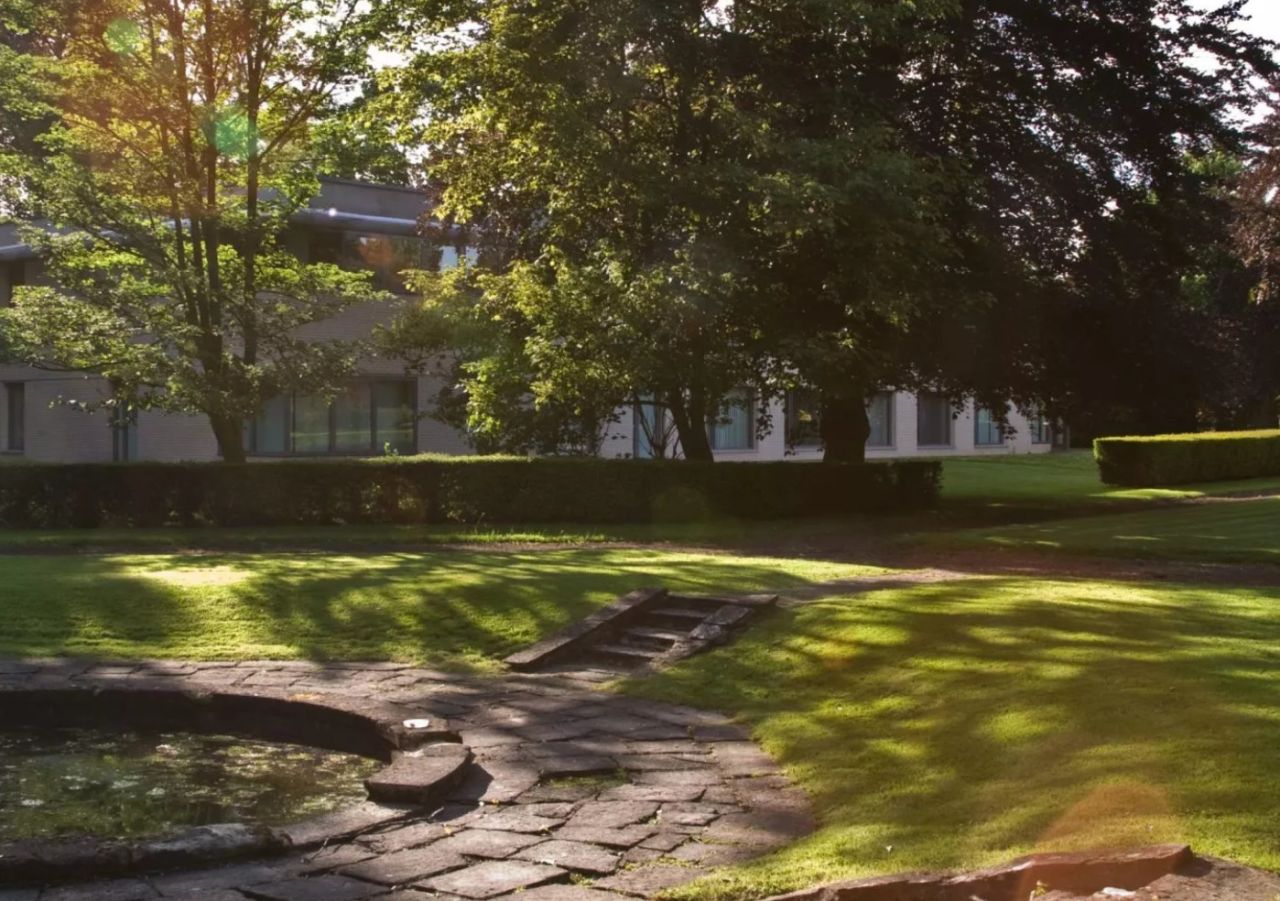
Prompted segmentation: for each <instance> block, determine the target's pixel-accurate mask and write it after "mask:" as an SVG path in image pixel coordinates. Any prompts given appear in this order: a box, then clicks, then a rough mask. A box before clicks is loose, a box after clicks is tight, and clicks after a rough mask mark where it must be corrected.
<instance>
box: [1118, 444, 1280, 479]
mask: <svg viewBox="0 0 1280 901" xmlns="http://www.w3.org/2000/svg"><path fill="white" fill-rule="evenodd" d="M1093 456H1094V459H1096V460H1097V461H1098V470H1099V472H1100V473H1101V475H1102V481H1104V482H1106V483H1107V484H1108V485H1125V486H1131V487H1141V486H1152V485H1184V484H1187V483H1189V482H1220V481H1226V480H1229V479H1251V478H1255V477H1257V476H1269V475H1280V431H1275V430H1272V431H1263V432H1204V433H1201V434H1193V435H1153V436H1148V437H1133V438H1098V439H1097V440H1096V441H1094V442H1093Z"/></svg>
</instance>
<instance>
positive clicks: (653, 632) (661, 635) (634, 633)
mask: <svg viewBox="0 0 1280 901" xmlns="http://www.w3.org/2000/svg"><path fill="white" fill-rule="evenodd" d="M624 634H625V635H626V636H627V637H628V638H644V639H650V640H652V641H665V642H668V643H674V642H677V641H683V640H684V639H686V638H688V637H689V633H688V632H677V631H674V630H672V629H657V628H654V627H653V626H632V627H631V628H630V629H628V630H627V631H626V632H625V633H624Z"/></svg>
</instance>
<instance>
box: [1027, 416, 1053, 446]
mask: <svg viewBox="0 0 1280 901" xmlns="http://www.w3.org/2000/svg"><path fill="white" fill-rule="evenodd" d="M1027 430H1028V431H1029V432H1030V433H1031V443H1032V444H1052V443H1053V429H1052V427H1050V425H1049V420H1048V419H1046V418H1045V415H1044V412H1043V411H1041V410H1028V411H1027Z"/></svg>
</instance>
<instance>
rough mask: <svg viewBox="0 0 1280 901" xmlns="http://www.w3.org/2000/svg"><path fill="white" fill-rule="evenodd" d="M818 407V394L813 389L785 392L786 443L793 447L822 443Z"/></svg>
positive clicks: (812, 445)
mask: <svg viewBox="0 0 1280 901" xmlns="http://www.w3.org/2000/svg"><path fill="white" fill-rule="evenodd" d="M818 409H819V408H818V395H817V393H816V392H814V391H806V390H803V389H801V390H796V391H791V392H789V393H788V394H787V443H788V444H790V445H792V446H793V447H817V446H819V445H820V444H822V428H821V422H820V420H819V419H818Z"/></svg>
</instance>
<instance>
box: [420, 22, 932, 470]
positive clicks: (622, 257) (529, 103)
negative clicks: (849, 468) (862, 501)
mask: <svg viewBox="0 0 1280 901" xmlns="http://www.w3.org/2000/svg"><path fill="white" fill-rule="evenodd" d="M870 5H874V4H870ZM422 6H423V8H425V9H428V10H431V11H434V12H436V13H438V16H437V17H432V16H430V15H428V16H425V17H423V18H421V19H420V21H422V22H424V23H426V24H425V25H424V27H426V28H429V29H431V30H432V31H435V32H440V31H446V30H448V29H449V28H453V29H455V30H456V31H457V33H458V34H460V35H461V36H460V38H459V40H458V41H457V42H456V43H454V44H452V45H450V46H448V47H446V48H444V49H441V48H439V47H437V48H433V49H432V50H431V51H429V52H426V53H423V54H421V55H419V56H418V57H417V58H416V59H415V61H414V62H413V64H412V65H411V66H410V67H409V69H408V71H407V72H406V75H405V82H404V83H405V84H406V85H407V86H409V88H410V89H412V88H413V87H414V86H416V87H417V90H418V91H419V95H420V96H421V97H422V99H423V111H422V113H421V115H422V116H423V117H424V118H426V119H428V120H429V121H430V122H431V123H432V127H431V128H430V129H429V130H428V135H427V138H428V144H427V165H428V171H429V172H430V174H431V176H432V177H433V178H434V179H435V180H436V181H437V182H438V183H439V184H440V185H441V200H442V202H441V207H440V210H441V212H442V214H443V215H445V216H447V217H451V218H452V219H453V220H455V221H458V222H461V223H463V224H465V225H468V226H473V227H474V233H475V234H477V235H478V236H479V239H480V241H481V243H482V246H483V247H484V250H485V252H484V253H482V259H483V260H485V268H486V270H487V271H486V272H485V273H484V275H483V277H479V278H476V279H473V280H471V281H469V282H467V283H466V289H467V290H468V291H471V292H473V293H472V295H471V296H470V297H469V298H468V299H464V300H462V301H460V302H454V301H450V300H447V299H442V297H441V295H440V294H439V292H438V291H433V292H431V293H430V294H429V297H428V306H430V307H432V308H434V309H435V310H436V311H438V312H439V313H441V314H442V316H443V321H448V319H449V316H450V315H453V316H455V317H457V316H461V320H460V321H458V328H459V330H461V331H464V332H466V333H467V334H468V335H469V336H474V335H475V334H476V333H477V329H480V330H483V329H484V328H485V327H487V328H488V330H489V332H490V337H489V340H487V341H484V342H475V343H470V346H471V347H473V348H474V349H475V350H476V351H477V353H478V356H476V357H468V356H466V355H463V356H462V357H459V358H458V370H457V376H458V378H459V380H460V381H461V382H462V384H463V385H464V386H466V388H467V392H468V401H469V404H470V408H471V414H470V416H471V421H472V422H473V423H475V422H477V421H486V420H492V421H499V420H505V418H506V416H507V414H508V412H509V411H511V410H514V409H516V408H517V406H518V405H512V404H502V405H501V408H499V405H496V404H494V399H495V395H494V393H493V392H492V391H489V390H487V389H489V388H490V387H491V386H492V381H491V379H492V374H493V373H495V372H497V371H506V372H521V373H527V374H528V380H527V383H526V391H527V396H528V398H529V399H530V400H531V401H532V402H533V404H534V405H535V406H540V407H548V406H560V407H564V406H566V405H567V406H569V407H571V408H572V409H573V410H574V411H577V413H584V412H586V411H598V410H601V409H612V408H613V407H615V406H619V405H624V404H653V405H657V406H659V407H660V408H662V409H663V410H665V411H666V414H667V415H668V416H669V417H670V419H671V420H672V422H673V423H674V426H675V430H676V431H677V432H678V436H679V443H680V445H681V448H682V452H683V454H684V456H685V457H687V458H690V459H701V460H709V459H711V457H712V454H711V448H710V444H709V439H708V426H709V424H711V423H713V422H714V421H715V419H716V418H717V417H718V416H720V415H721V414H722V410H723V404H724V401H725V398H726V396H727V395H728V394H729V393H730V392H731V391H733V390H734V389H736V388H739V387H743V386H749V387H751V388H753V389H754V393H755V395H756V396H757V397H758V398H759V399H760V400H761V401H762V402H763V401H764V400H765V399H767V398H768V397H769V396H770V395H771V394H776V393H777V392H778V391H781V390H783V389H784V387H785V384H786V383H787V382H788V381H789V380H791V379H793V378H794V373H793V372H791V371H790V370H789V369H787V368H785V366H784V362H785V357H784V356H783V355H782V354H781V353H780V347H781V345H780V343H779V342H780V340H781V339H782V337H783V336H784V335H788V336H789V335H790V334H791V332H790V330H789V328H788V329H781V330H777V331H776V332H774V331H766V329H765V326H766V325H769V326H773V325H776V324H777V322H778V317H777V316H776V315H775V311H776V310H777V309H779V308H780V307H781V305H780V304H779V303H778V302H777V299H776V298H775V296H774V294H773V292H774V291H775V290H776V289H777V288H778V287H779V285H780V284H781V283H782V281H783V278H782V274H783V267H782V266H781V265H780V264H779V260H780V259H781V248H782V246H783V245H790V246H791V247H793V248H795V249H796V251H797V252H798V254H799V257H800V261H799V263H798V264H797V265H795V266H793V267H792V270H788V271H797V272H801V273H803V271H804V265H805V261H804V259H803V256H804V254H805V253H808V252H810V251H812V250H815V249H816V250H819V251H825V250H827V249H828V247H829V246H830V245H826V246H820V245H819V242H818V241H817V240H813V239H811V236H813V235H814V234H815V233H817V232H820V231H821V232H823V233H826V234H829V233H831V232H833V231H838V230H840V229H842V228H843V227H844V226H846V225H847V224H848V223H849V222H850V221H851V220H852V219H859V220H860V225H861V227H859V228H858V229H857V230H856V235H851V234H846V235H845V236H844V241H843V243H842V244H840V245H839V246H838V247H836V248H835V249H837V250H839V251H842V252H844V251H848V252H852V251H853V249H854V248H856V249H857V250H858V251H865V253H864V254H863V257H862V259H863V261H864V262H863V265H862V266H861V268H860V270H859V272H858V284H859V286H860V287H861V288H862V289H864V290H870V284H871V283H872V282H874V281H875V280H876V279H877V278H878V277H879V276H880V274H881V272H882V271H883V270H889V269H894V270H901V269H902V268H903V267H904V263H905V262H906V260H907V257H906V256H905V255H904V253H903V252H902V251H903V250H904V248H905V247H907V246H908V245H910V244H912V243H927V242H928V241H929V240H930V238H931V236H930V235H929V234H928V233H929V225H928V222H927V219H928V214H927V206H928V204H927V194H928V177H922V176H920V174H919V173H918V172H917V171H916V170H915V169H914V168H913V167H912V166H911V165H910V164H909V163H908V164H905V165H902V160H901V157H900V154H899V153H898V150H899V148H898V147H896V146H895V143H894V141H893V140H892V136H891V135H890V136H889V139H888V140H886V139H885V135H886V133H885V130H884V129H883V128H882V127H881V124H880V123H879V121H878V120H875V117H874V111H865V110H860V111H856V112H857V115H856V116H852V117H846V118H845V119H844V120H842V121H843V122H844V123H845V125H844V126H843V127H841V128H840V129H838V130H837V133H836V134H834V135H833V136H826V135H816V134H811V135H806V134H804V133H802V132H803V129H804V127H805V126H804V125H803V123H800V124H796V125H793V126H790V127H791V130H790V131H785V132H782V133H778V132H777V128H778V126H779V125H780V124H783V123H784V118H783V117H782V116H780V115H778V114H776V113H775V112H774V111H773V110H772V108H771V107H772V105H773V104H774V103H775V102H777V101H778V98H777V97H776V96H772V95H771V94H770V92H769V91H767V90H765V89H764V88H763V87H762V86H761V84H760V82H761V80H762V77H763V76H762V75H761V72H760V71H759V70H758V69H757V65H758V63H759V60H761V59H762V58H764V57H765V56H767V53H766V51H767V49H768V46H769V43H770V41H771V40H772V39H773V38H774V37H775V36H776V32H777V30H778V29H780V28H781V29H785V28H789V27H791V26H790V25H789V24H788V22H789V20H788V18H787V17H786V16H783V15H777V16H770V17H766V18H767V20H765V21H760V22H757V21H755V20H754V19H751V18H750V17H742V16H739V15H737V14H736V13H729V14H726V13H724V12H723V11H722V10H721V9H720V7H719V5H718V4H715V3H710V2H706V3H704V2H690V3H679V4H666V5H654V4H649V3H644V2H637V0H609V2H602V3H595V4H591V5H589V6H586V5H583V4H579V3H572V2H552V3H546V4H541V5H540V6H538V7H537V8H536V9H534V8H529V7H528V6H527V5H525V4H517V3H507V2H499V3H489V4H484V5H482V6H481V5H477V6H475V7H470V6H466V5H463V8H462V9H461V11H460V10H459V8H458V6H456V5H449V4H433V3H424V4H422ZM794 6H796V8H797V9H799V8H801V7H803V6H804V4H794ZM865 6H869V5H866V4H864V5H862V6H860V8H863V7H865ZM828 8H829V10H831V11H832V15H835V14H836V13H835V12H834V11H835V10H837V9H839V8H840V4H835V3H833V4H829V5H828ZM840 15H841V16H844V15H846V14H845V13H840ZM856 18H857V16H856V12H850V13H848V14H847V18H846V19H844V20H843V25H850V24H853V23H854V20H855V19H856ZM464 20H465V21H467V22H468V27H466V28H460V27H459V25H460V23H461V22H462V21H464ZM827 24H828V25H829V26H832V27H834V26H833V25H832V23H827ZM843 25H842V26H841V27H843ZM802 56H803V55H802V54H801V55H797V56H795V57H794V58H793V59H791V60H790V65H791V66H792V67H793V69H792V71H791V72H790V73H789V75H795V74H796V72H798V71H800V70H801V69H803V67H804V66H812V65H813V64H814V62H815V61H817V60H820V59H821V57H820V55H815V56H812V57H803V60H802ZM766 74H767V75H768V76H769V77H773V76H774V73H773V72H768V73H766ZM806 78H808V76H806ZM842 93H844V94H846V95H848V97H850V98H852V97H855V96H856V93H857V92H856V88H854V87H853V86H851V87H850V89H849V90H848V91H844V92H842ZM807 99H808V98H807V97H805V96H797V97H793V98H788V99H786V100H785V102H786V103H789V104H791V106H790V107H789V112H790V113H794V112H795V111H796V110H797V109H798V108H799V106H802V105H803V104H804V103H805V102H806V101H807ZM848 113H850V109H849V108H841V110H840V111H839V113H837V114H836V115H843V114H848ZM859 116H860V117H861V118H859ZM796 118H797V119H799V118H802V117H801V116H799V115H797V116H796ZM864 120H867V121H864ZM819 139H821V140H822V141H823V142H824V143H820V142H819ZM832 179H839V180H841V181H839V182H836V183H833V181H832ZM885 182H887V184H885ZM895 192H897V195H895ZM898 195H901V196H898ZM904 197H909V200H906V199H904ZM886 200H891V201H892V203H893V207H894V209H895V211H896V212H898V213H899V214H900V215H901V216H902V217H904V218H905V219H906V220H907V225H906V226H905V227H903V228H899V227H898V224H897V223H891V222H890V221H889V216H888V208H887V207H886V205H885V204H884V203H883V202H884V201H886ZM922 211H925V212H922ZM887 247H893V248H894V249H893V251H892V252H890V253H883V254H882V253H880V251H881V250H882V249H884V248H887ZM925 253H926V254H927V251H925ZM877 257H883V258H886V259H888V258H890V257H891V258H892V259H891V261H890V262H888V263H886V264H885V265H884V266H880V265H876V264H868V263H867V262H866V261H867V260H874V259H876V258H877ZM917 261H918V258H917ZM809 263H810V264H812V260H810V261H809ZM849 271H851V270H846V273H848V272H849ZM456 287H462V286H461V285H460V284H459V285H457V286H456ZM892 290H893V291H894V292H896V294H895V296H894V297H892V298H891V297H890V296H889V295H888V294H885V293H882V294H879V295H878V296H877V297H875V299H874V300H873V301H869V302H868V303H869V304H870V305H874V306H876V308H877V309H876V310H875V311H870V310H868V311H866V312H867V316H868V318H869V319H873V320H875V321H877V322H881V321H884V320H886V319H893V318H894V317H896V316H897V315H898V313H897V311H896V306H897V304H898V302H899V298H902V299H904V302H905V299H906V295H907V294H908V291H907V290H906V289H905V288H903V286H902V285H901V284H900V283H896V284H895V285H894V287H893V289H892ZM477 292H478V293H477ZM861 300H862V296H860V297H859V299H858V301H853V302H855V303H857V302H859V301H861ZM477 311H481V312H480V313H479V314H477ZM796 312H798V311H796V310H794V309H793V310H790V311H789V313H796ZM406 321H407V322H409V323H412V322H413V321H414V317H412V316H411V317H409V319H408V320H406ZM455 321H457V320H455ZM791 324H793V323H788V325H789V326H790V325H791ZM836 328H837V330H840V329H842V328H843V325H840V326H837V327H836ZM434 334H436V335H437V336H439V335H440V332H439V331H436V332H434ZM401 335H402V336H404V337H407V338H408V343H412V341H413V338H412V329H402V331H401ZM842 340H844V339H843V338H841V337H836V338H834V339H833V341H834V342H835V343H837V344H839V342H841V341H842ZM441 343H453V344H455V345H456V344H458V343H459V342H458V341H457V338H456V335H455V336H454V337H452V338H450V339H443V340H442V342H441ZM439 346H440V345H439V344H437V345H436V346H435V347H436V348H437V349H438V348H439ZM517 361H518V362H517ZM482 375H483V377H484V379H486V381H485V382H484V383H483V384H482V383H481V376H482ZM512 387H513V388H514V387H515V386H514V385H513V386H512ZM510 395H511V392H507V393H506V394H505V395H503V396H506V397H510ZM486 407H488V409H485V408H486ZM833 421H834V420H833ZM762 424H763V423H762Z"/></svg>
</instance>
